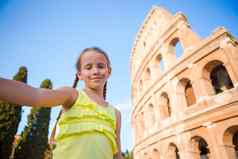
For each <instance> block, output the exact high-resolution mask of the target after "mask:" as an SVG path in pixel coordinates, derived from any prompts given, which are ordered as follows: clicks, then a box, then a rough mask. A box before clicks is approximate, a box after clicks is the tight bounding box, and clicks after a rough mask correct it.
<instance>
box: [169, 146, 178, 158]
mask: <svg viewBox="0 0 238 159" xmlns="http://www.w3.org/2000/svg"><path fill="white" fill-rule="evenodd" d="M167 155H168V158H167V159H176V147H174V146H170V147H169V151H168V154H167Z"/></svg>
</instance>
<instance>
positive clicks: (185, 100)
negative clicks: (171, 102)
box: [177, 78, 196, 106]
mask: <svg viewBox="0 0 238 159" xmlns="http://www.w3.org/2000/svg"><path fill="white" fill-rule="evenodd" d="M177 95H178V100H179V105H181V106H183V105H185V106H191V105H193V104H195V103H196V96H195V94H194V90H193V86H192V84H191V81H190V80H189V79H187V78H183V79H181V80H180V81H179V82H178V89H177Z"/></svg>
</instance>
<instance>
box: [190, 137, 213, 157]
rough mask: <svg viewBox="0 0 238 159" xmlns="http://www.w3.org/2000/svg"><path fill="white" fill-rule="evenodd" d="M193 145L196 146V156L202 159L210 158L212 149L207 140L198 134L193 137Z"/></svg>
mask: <svg viewBox="0 0 238 159" xmlns="http://www.w3.org/2000/svg"><path fill="white" fill-rule="evenodd" d="M192 145H193V146H194V147H193V148H194V152H197V153H194V155H197V156H194V158H200V159H209V155H210V150H209V148H208V144H207V142H206V141H205V140H204V139H203V138H202V137H199V136H196V137H194V138H193V139H192Z"/></svg>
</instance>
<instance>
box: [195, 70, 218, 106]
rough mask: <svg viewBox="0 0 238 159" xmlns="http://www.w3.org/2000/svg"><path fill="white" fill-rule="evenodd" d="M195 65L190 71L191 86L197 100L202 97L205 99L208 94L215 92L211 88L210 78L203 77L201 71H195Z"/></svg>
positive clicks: (200, 99)
mask: <svg viewBox="0 0 238 159" xmlns="http://www.w3.org/2000/svg"><path fill="white" fill-rule="evenodd" d="M195 69H196V68H195V67H193V69H192V70H194V71H191V72H192V77H194V78H193V80H192V86H193V90H194V93H195V96H196V100H197V102H200V101H202V100H203V99H206V98H207V97H209V96H212V95H214V94H215V91H214V89H213V86H212V83H211V80H210V79H208V78H207V77H203V74H202V72H200V71H198V72H197V71H195Z"/></svg>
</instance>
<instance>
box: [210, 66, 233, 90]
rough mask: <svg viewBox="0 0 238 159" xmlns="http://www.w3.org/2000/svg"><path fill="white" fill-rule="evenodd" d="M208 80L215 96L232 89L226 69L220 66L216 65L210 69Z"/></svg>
mask: <svg viewBox="0 0 238 159" xmlns="http://www.w3.org/2000/svg"><path fill="white" fill-rule="evenodd" d="M210 79H211V82H212V86H213V88H214V91H215V93H216V94H219V93H222V92H224V91H225V90H228V89H231V88H233V87H234V86H233V83H232V81H231V78H230V76H229V74H228V72H227V70H226V68H225V67H224V66H223V65H222V64H218V65H217V66H215V67H214V68H213V69H212V71H211V74H210Z"/></svg>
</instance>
